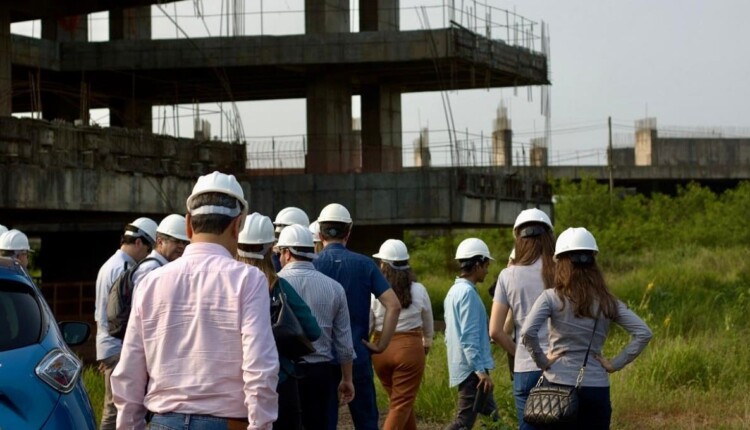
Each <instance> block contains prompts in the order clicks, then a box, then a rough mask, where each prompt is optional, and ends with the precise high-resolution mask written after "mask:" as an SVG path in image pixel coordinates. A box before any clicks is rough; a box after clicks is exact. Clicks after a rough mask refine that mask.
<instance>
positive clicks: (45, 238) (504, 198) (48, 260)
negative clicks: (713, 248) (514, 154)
mask: <svg viewBox="0 0 750 430" xmlns="http://www.w3.org/2000/svg"><path fill="white" fill-rule="evenodd" d="M179 3H180V4H179V5H178V4H173V3H164V2H161V1H156V0H126V1H112V0H85V1H77V2H73V3H68V2H65V3H63V2H57V1H53V0H27V1H23V2H21V1H9V2H3V4H2V5H1V6H0V166H2V169H0V187H1V189H2V190H3V192H2V194H1V195H0V214H1V215H0V222H1V223H2V224H4V225H7V226H9V227H12V228H17V229H20V230H22V231H24V232H25V233H26V234H27V235H28V236H29V237H30V238H31V239H32V243H33V244H34V245H33V246H34V248H35V249H36V250H37V251H38V252H37V253H36V254H35V256H34V257H35V258H34V264H35V267H36V269H37V270H38V271H39V272H38V273H40V279H38V282H39V283H40V285H41V287H42V289H43V291H44V293H45V296H46V297H47V298H48V300H49V302H50V305H51V306H52V307H53V310H54V312H55V314H56V315H57V317H58V319H82V320H88V321H93V301H94V280H95V279H96V273H97V270H98V268H99V267H100V265H101V264H102V263H103V262H104V261H105V260H106V259H107V257H108V256H109V255H110V254H111V253H112V252H113V250H114V249H116V248H117V245H118V240H119V236H120V234H121V232H122V229H123V226H124V225H125V224H126V223H128V222H130V221H131V220H132V219H133V218H135V217H138V216H149V217H151V218H153V219H156V220H159V219H161V218H163V217H164V216H165V215H167V214H169V213H184V211H185V207H184V205H185V198H186V196H187V195H189V193H190V190H191V188H192V185H193V184H194V182H195V179H196V177H197V176H199V175H201V174H205V173H209V172H211V171H214V170H220V171H223V172H226V173H232V174H234V175H236V176H237V177H238V178H239V179H240V180H241V183H242V185H243V188H244V189H245V193H246V195H248V196H250V198H249V201H250V205H251V211H257V212H260V213H263V214H267V215H269V216H272V217H273V216H274V214H275V213H277V212H278V211H279V210H280V209H281V208H284V207H286V206H297V207H300V208H302V209H303V210H305V211H306V212H307V213H308V214H310V217H311V218H314V217H315V215H316V214H317V213H318V212H319V211H320V209H321V208H322V207H323V206H325V205H326V204H328V203H330V202H334V201H335V202H339V203H341V204H343V205H345V206H346V207H348V208H349V209H350V211H351V212H352V216H353V218H354V219H355V220H356V224H357V226H359V227H361V228H359V229H356V228H355V229H354V231H353V234H352V238H351V246H352V247H353V248H354V249H356V250H361V251H370V250H373V249H375V248H376V247H377V245H378V244H379V243H380V242H381V238H382V237H386V236H388V237H402V235H403V231H404V230H405V229H411V228H418V229H451V228H460V227H476V226H500V225H509V224H512V222H513V219H514V218H515V216H516V214H517V213H518V212H519V211H520V210H521V209H524V208H526V207H534V206H537V207H541V208H542V209H544V210H545V211H547V212H551V202H550V197H551V196H550V190H549V186H548V185H547V184H546V182H545V181H544V180H542V179H532V178H531V177H530V176H523V175H518V174H517V172H509V171H504V170H502V169H499V168H497V169H496V168H495V167H497V166H495V167H493V164H491V162H490V157H487V163H486V164H485V163H484V162H482V163H481V164H479V163H476V156H475V155H472V149H473V150H474V152H476V151H477V150H481V151H482V152H484V151H485V149H484V148H477V145H476V144H475V143H474V142H475V141H476V139H474V138H473V137H469V136H468V132H467V133H466V135H461V133H459V132H458V131H456V130H455V129H453V130H450V131H449V132H448V133H447V135H446V136H447V138H448V139H449V141H450V155H447V154H446V156H448V157H450V160H451V163H452V164H450V163H449V164H448V165H446V164H443V165H442V166H441V165H440V164H439V163H432V164H431V163H430V160H429V158H430V153H429V150H428V149H427V148H428V142H426V141H424V140H422V142H423V144H422V145H421V149H418V150H417V151H416V152H414V151H412V153H413V157H410V156H409V153H408V152H407V160H404V155H403V154H404V145H403V142H402V139H403V133H402V131H403V130H402V129H401V123H402V118H401V114H402V113H401V110H402V106H401V103H402V102H401V99H402V95H403V94H406V93H411V92H423V91H442V92H444V91H458V90H463V89H478V88H497V87H529V86H546V85H548V84H549V77H548V59H547V53H546V49H547V46H548V43H549V40H548V35H547V34H546V33H545V32H546V30H545V26H544V25H543V24H542V23H541V22H540V21H533V20H530V19H527V18H524V17H522V16H520V15H518V14H516V13H515V12H511V11H507V10H502V9H499V8H496V7H494V6H492V5H489V4H484V3H481V2H467V3H466V4H464V3H463V2H462V4H461V5H458V3H454V2H445V1H443V2H441V3H440V4H437V5H436V4H434V3H433V4H432V5H428V6H422V7H419V6H415V5H412V4H409V5H404V4H403V3H404V2H400V1H399V0H379V1H373V2H361V3H360V2H350V1H349V0H305V1H304V2H302V1H300V2H299V6H300V7H299V8H298V9H296V10H294V9H291V10H279V9H278V5H277V4H276V2H273V4H272V2H266V4H265V5H264V3H263V2H262V1H260V2H246V1H226V2H225V1H222V2H210V3H212V4H213V6H216V5H217V4H218V3H221V5H220V6H221V10H220V11H212V10H206V9H205V6H206V5H208V3H209V2H206V5H204V4H203V3H204V2H203V1H198V0H195V1H192V2H179ZM186 4H187V6H186ZM178 6H179V7H178ZM274 8H276V9H274ZM185 10H187V11H188V12H184V11H185ZM406 14H409V18H408V19H407V17H406ZM414 18H416V19H414ZM191 20H192V21H191ZM404 22H410V23H411V24H410V25H411V26H412V27H407V26H404V25H403V23H404ZM414 22H416V23H417V24H416V25H415V24H414ZM102 23H104V24H105V25H103V26H102ZM18 28H22V29H23V31H19V32H18V33H19V34H17V32H16V30H15V29H18ZM102 28H104V30H101V29H102ZM195 28H198V29H201V31H203V29H205V32H204V33H203V36H200V37H198V36H194V34H195ZM12 29H13V31H12ZM97 29H98V30H97ZM94 30H96V31H94ZM102 32H104V34H102ZM20 33H23V34H20ZM353 97H357V98H358V99H357V100H358V103H359V104H360V106H361V108H360V112H361V113H360V115H359V117H358V118H357V119H353V115H352V99H353ZM278 99H304V103H305V105H306V109H305V112H306V113H305V116H306V118H305V122H306V133H305V134H304V136H301V138H295V139H292V140H293V141H294V143H293V144H289V145H290V146H289V152H288V153H283V152H280V153H277V152H276V151H275V149H276V146H277V139H268V140H266V141H265V142H259V141H253V140H250V139H248V138H247V136H248V135H251V134H252V133H251V132H250V131H248V130H246V129H245V128H244V127H243V125H242V119H241V114H240V109H241V108H240V107H238V105H239V104H240V103H241V102H244V101H257V100H278ZM209 111H210V112H209ZM102 112H104V113H102ZM185 122H187V124H188V125H187V126H185V125H184V124H183V125H180V124H181V123H185ZM191 126H192V127H191ZM190 128H192V130H189V129H190ZM186 129H188V131H186ZM425 140H428V139H425ZM281 141H284V140H283V139H281ZM470 141H471V143H470ZM461 142H463V143H461ZM479 142H480V143H479V146H482V147H483V146H484V145H485V144H486V145H487V151H494V152H496V153H498V154H499V152H498V151H501V149H500V148H503V143H502V142H503V140H502V138H500V137H497V138H494V139H493V137H492V136H486V137H485V136H482V137H481V139H480V140H479ZM493 142H494V143H493ZM279 143H280V142H279ZM408 144H409V145H411V142H409V143H408ZM509 144H510V141H508V145H509ZM264 145H270V148H271V149H272V151H271V157H270V158H268V159H265V160H264V159H263V157H262V156H261V155H260V154H263V153H268V148H267V147H265V146H264ZM472 145H473V146H472ZM493 145H494V148H495V149H489V148H493ZM283 147H284V146H283V145H279V148H283ZM508 148H509V147H508ZM435 156H436V154H434V153H433V154H432V157H435ZM472 157H474V158H475V159H474V160H473V161H472ZM498 157H499V155H498ZM504 157H505V158H507V159H510V158H511V155H510V154H506V155H505V156H504ZM462 160H463V161H462ZM503 163H504V162H501V163H500V164H501V165H502V164H503ZM281 166H283V167H284V168H285V169H283V170H282V169H280V167H281ZM472 166H481V167H472Z"/></svg>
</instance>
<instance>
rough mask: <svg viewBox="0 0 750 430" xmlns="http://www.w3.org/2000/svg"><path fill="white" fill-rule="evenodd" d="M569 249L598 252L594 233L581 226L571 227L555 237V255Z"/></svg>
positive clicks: (569, 250)
mask: <svg viewBox="0 0 750 430" xmlns="http://www.w3.org/2000/svg"><path fill="white" fill-rule="evenodd" d="M571 251H593V252H594V253H598V252H599V247H598V246H596V239H594V235H593V234H591V232H589V231H588V230H586V229H585V228H583V227H571V228H569V229H567V230H565V231H564V232H562V234H560V237H558V238H557V242H556V243H555V256H558V255H560V254H562V253H565V252H571Z"/></svg>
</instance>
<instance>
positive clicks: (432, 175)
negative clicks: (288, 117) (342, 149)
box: [250, 168, 550, 226]
mask: <svg viewBox="0 0 750 430" xmlns="http://www.w3.org/2000/svg"><path fill="white" fill-rule="evenodd" d="M250 185H251V187H252V190H253V198H252V201H251V203H250V206H251V210H252V211H258V212H261V213H263V214H266V215H269V216H274V215H275V214H276V213H278V211H279V210H281V209H283V208H284V207H287V206H296V207H299V208H301V209H302V210H304V211H305V212H307V213H308V214H309V215H310V216H311V217H313V218H314V217H315V215H317V214H318V213H319V212H320V210H321V209H322V208H323V207H324V206H325V205H327V204H329V203H332V202H336V203H340V204H343V205H344V206H346V207H347V209H349V211H350V212H351V213H352V218H353V219H354V220H355V224H357V225H377V226H383V225H399V226H449V225H452V226H458V225H463V226H472V225H512V224H513V220H514V219H515V216H516V215H518V211H519V209H518V208H519V207H520V206H519V205H524V204H530V205H531V204H537V203H541V204H549V200H550V194H549V190H547V189H545V188H543V187H540V188H537V189H536V190H537V191H538V192H534V190H533V187H534V184H533V183H532V182H526V183H524V182H523V181H521V180H519V179H516V178H515V177H513V176H508V175H506V174H504V173H494V172H492V173H490V172H486V171H481V170H479V169H477V171H472V170H469V169H460V170H459V169H452V168H444V169H415V170H409V171H404V172H398V173H361V174H336V175H290V176H280V177H279V176H277V177H273V178H270V177H269V178H251V179H250Z"/></svg>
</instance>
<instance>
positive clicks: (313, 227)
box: [309, 221, 322, 242]
mask: <svg viewBox="0 0 750 430" xmlns="http://www.w3.org/2000/svg"><path fill="white" fill-rule="evenodd" d="M309 229H310V233H312V235H313V242H321V241H322V240H321V239H320V223H319V222H317V221H313V222H311V223H310V227H309Z"/></svg>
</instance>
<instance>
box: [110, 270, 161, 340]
mask: <svg viewBox="0 0 750 430" xmlns="http://www.w3.org/2000/svg"><path fill="white" fill-rule="evenodd" d="M147 261H156V262H157V263H159V266H161V265H162V264H161V261H159V260H158V259H156V258H153V257H148V258H144V259H143V260H141V261H140V262H138V264H136V265H134V266H132V267H130V268H127V269H125V270H124V271H123V272H122V273H120V276H118V277H117V278H116V279H115V282H114V283H113V284H112V286H111V287H110V288H109V298H108V299H107V323H108V325H109V329H108V332H109V335H110V336H112V337H116V338H118V339H122V338H124V337H125V329H126V328H127V327H128V318H130V307H131V306H132V302H133V274H134V273H135V271H136V270H138V268H139V267H140V266H141V264H143V263H145V262H147Z"/></svg>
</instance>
